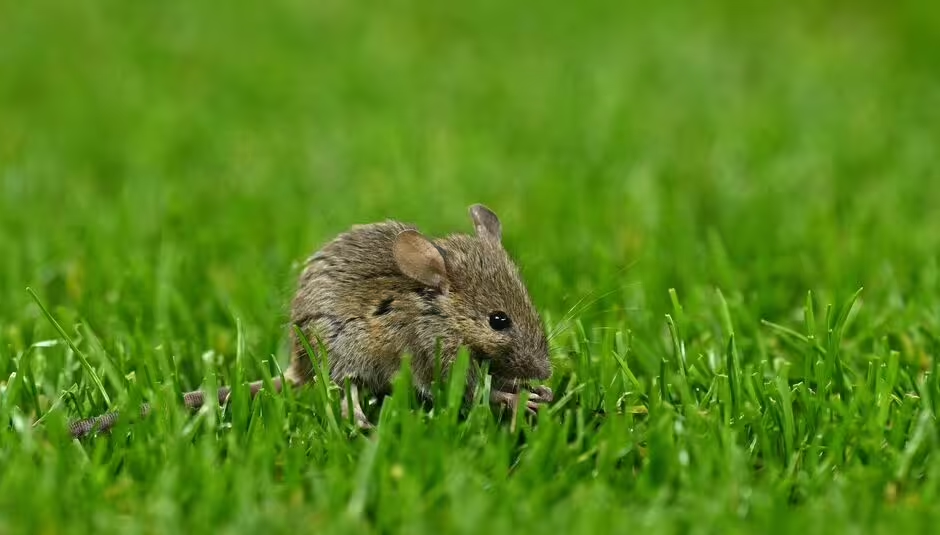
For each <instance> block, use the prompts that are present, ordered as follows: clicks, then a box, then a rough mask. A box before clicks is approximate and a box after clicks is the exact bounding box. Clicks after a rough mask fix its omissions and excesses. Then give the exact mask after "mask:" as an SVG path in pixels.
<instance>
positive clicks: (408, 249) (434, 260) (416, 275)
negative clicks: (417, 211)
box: [392, 230, 449, 294]
mask: <svg viewBox="0 0 940 535" xmlns="http://www.w3.org/2000/svg"><path fill="white" fill-rule="evenodd" d="M392 255H393V256H394V257H395V263H396V264H398V269H400V270H401V272H402V273H403V274H404V275H405V276H406V277H410V278H412V279H414V280H416V281H418V282H420V283H421V284H423V285H425V286H428V287H430V288H434V289H436V290H439V291H440V292H441V293H444V294H446V293H447V289H448V286H449V285H448V283H447V269H446V267H445V265H444V257H443V256H441V252H440V251H439V250H438V248H437V247H435V246H434V244H433V243H431V240H429V239H427V238H425V237H424V236H422V235H421V233H419V232H417V231H414V230H405V231H402V232H401V233H399V234H398V236H396V237H395V244H394V245H392Z"/></svg>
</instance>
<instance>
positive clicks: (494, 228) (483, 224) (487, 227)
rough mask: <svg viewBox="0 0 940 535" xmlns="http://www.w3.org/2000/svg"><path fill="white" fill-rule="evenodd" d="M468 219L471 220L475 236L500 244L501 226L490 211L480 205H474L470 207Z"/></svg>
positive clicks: (501, 237) (501, 238) (501, 236)
mask: <svg viewBox="0 0 940 535" xmlns="http://www.w3.org/2000/svg"><path fill="white" fill-rule="evenodd" d="M470 217H471V218H473V225H474V226H475V227H476V229H477V236H479V237H481V238H487V239H492V240H496V241H497V242H502V240H503V225H502V223H500V222H499V218H498V217H496V214H494V213H493V211H492V210H490V209H489V208H487V207H485V206H483V205H482V204H474V205H473V206H471V207H470Z"/></svg>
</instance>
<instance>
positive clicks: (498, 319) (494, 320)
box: [490, 312, 512, 331]
mask: <svg viewBox="0 0 940 535" xmlns="http://www.w3.org/2000/svg"><path fill="white" fill-rule="evenodd" d="M510 325H512V322H511V321H509V316H507V315H506V313H505V312H493V313H492V314H490V327H492V328H493V330H494V331H502V330H505V329H508V328H509V326H510Z"/></svg>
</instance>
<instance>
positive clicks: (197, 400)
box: [69, 377, 282, 438]
mask: <svg viewBox="0 0 940 535" xmlns="http://www.w3.org/2000/svg"><path fill="white" fill-rule="evenodd" d="M271 382H272V383H273V385H274V391H275V392H278V393H280V392H281V390H282V384H281V378H280V377H276V378H274V379H272V380H271ZM263 387H264V382H263V381H255V382H253V383H251V384H249V385H248V388H249V391H250V393H251V397H252V398H254V397H255V396H256V395H257V394H258V392H260V391H261V389H262V388H263ZM231 392H232V389H231V388H229V387H227V386H223V387H220V388H219V390H218V393H219V396H218V397H219V405H224V404H225V403H226V402H227V401H228V398H229V395H230V394H231ZM205 402H206V395H205V393H204V392H202V391H201V390H196V391H193V392H187V393H185V394H183V404H184V405H185V406H186V408H188V409H191V410H198V409H200V408H201V407H202V406H203V405H204V404H205ZM150 410H151V409H150V404H149V403H144V404H143V405H141V407H140V416H141V418H144V417H146V416H148V415H149V414H150ZM117 422H118V412H116V411H115V412H109V413H105V414H103V415H101V416H96V417H94V418H86V419H84V420H76V421H74V422H72V423H71V424H69V432H70V433H71V435H72V438H83V437H86V436H88V435H90V434H92V433H94V434H99V433H107V432H109V431H111V428H113V427H114V426H115V424H117Z"/></svg>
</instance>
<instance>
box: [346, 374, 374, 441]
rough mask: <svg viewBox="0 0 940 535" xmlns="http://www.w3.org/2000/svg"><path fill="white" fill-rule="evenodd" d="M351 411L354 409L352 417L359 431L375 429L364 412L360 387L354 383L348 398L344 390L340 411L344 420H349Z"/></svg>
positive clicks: (351, 383) (350, 387) (350, 386)
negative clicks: (360, 397) (360, 398)
mask: <svg viewBox="0 0 940 535" xmlns="http://www.w3.org/2000/svg"><path fill="white" fill-rule="evenodd" d="M350 409H352V416H353V418H354V419H355V422H356V426H357V427H359V429H371V428H372V427H373V426H372V424H371V423H370V422H369V418H368V417H366V413H365V412H364V411H363V410H362V403H361V401H360V400H359V387H358V386H357V385H356V383H355V382H352V381H350V383H349V394H348V396H347V394H346V392H345V390H344V392H343V397H342V398H341V399H340V411H341V414H342V416H343V419H344V420H349V411H350Z"/></svg>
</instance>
